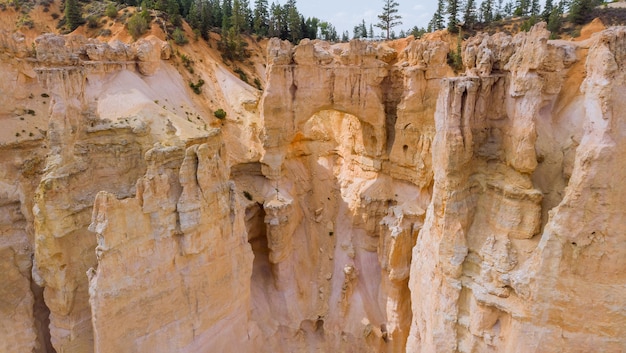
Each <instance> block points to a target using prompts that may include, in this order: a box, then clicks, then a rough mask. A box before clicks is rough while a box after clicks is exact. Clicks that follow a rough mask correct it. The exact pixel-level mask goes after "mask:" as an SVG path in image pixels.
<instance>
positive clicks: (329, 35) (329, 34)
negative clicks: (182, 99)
mask: <svg viewBox="0 0 626 353" xmlns="http://www.w3.org/2000/svg"><path fill="white" fill-rule="evenodd" d="M319 28H320V39H323V40H328V41H332V42H336V41H337V39H338V37H337V30H336V29H335V27H333V25H332V24H330V23H328V22H326V21H322V22H320V26H319Z"/></svg>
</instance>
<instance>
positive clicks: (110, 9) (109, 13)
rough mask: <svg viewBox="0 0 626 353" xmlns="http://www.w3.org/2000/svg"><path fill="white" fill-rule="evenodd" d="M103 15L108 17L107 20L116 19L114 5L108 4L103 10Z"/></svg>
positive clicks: (115, 7)
mask: <svg viewBox="0 0 626 353" xmlns="http://www.w3.org/2000/svg"><path fill="white" fill-rule="evenodd" d="M104 14H105V15H106V16H107V17H109V18H116V17H117V6H115V3H110V4H108V5H107V7H106V9H105V10H104Z"/></svg>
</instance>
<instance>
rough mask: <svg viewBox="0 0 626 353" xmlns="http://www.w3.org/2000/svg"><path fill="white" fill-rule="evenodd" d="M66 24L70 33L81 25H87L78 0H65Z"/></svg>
mask: <svg viewBox="0 0 626 353" xmlns="http://www.w3.org/2000/svg"><path fill="white" fill-rule="evenodd" d="M63 13H64V14H65V23H67V27H68V28H69V30H70V31H73V30H75V29H76V28H78V26H80V25H81V24H83V23H85V21H84V20H83V17H82V15H81V11H80V7H79V5H78V1H77V0H65V9H63Z"/></svg>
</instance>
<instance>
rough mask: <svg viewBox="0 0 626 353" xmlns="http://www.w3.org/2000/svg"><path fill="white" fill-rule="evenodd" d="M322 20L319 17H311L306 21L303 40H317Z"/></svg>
mask: <svg viewBox="0 0 626 353" xmlns="http://www.w3.org/2000/svg"><path fill="white" fill-rule="evenodd" d="M320 22H321V21H320V19H319V18H317V17H309V18H307V19H306V21H304V25H305V26H304V28H305V30H304V31H303V38H309V39H317V31H318V30H319V26H320Z"/></svg>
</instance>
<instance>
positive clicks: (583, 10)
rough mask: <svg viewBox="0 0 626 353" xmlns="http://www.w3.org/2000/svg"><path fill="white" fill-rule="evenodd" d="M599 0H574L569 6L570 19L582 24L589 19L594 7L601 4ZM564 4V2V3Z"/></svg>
mask: <svg viewBox="0 0 626 353" xmlns="http://www.w3.org/2000/svg"><path fill="white" fill-rule="evenodd" d="M601 3H602V1H599V0H574V1H572V3H571V4H570V6H569V17H570V20H571V21H572V22H574V23H576V24H584V23H585V22H587V21H588V20H589V19H590V15H591V12H592V10H593V8H594V7H596V6H597V5H599V4H601ZM564 5H565V4H564Z"/></svg>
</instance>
